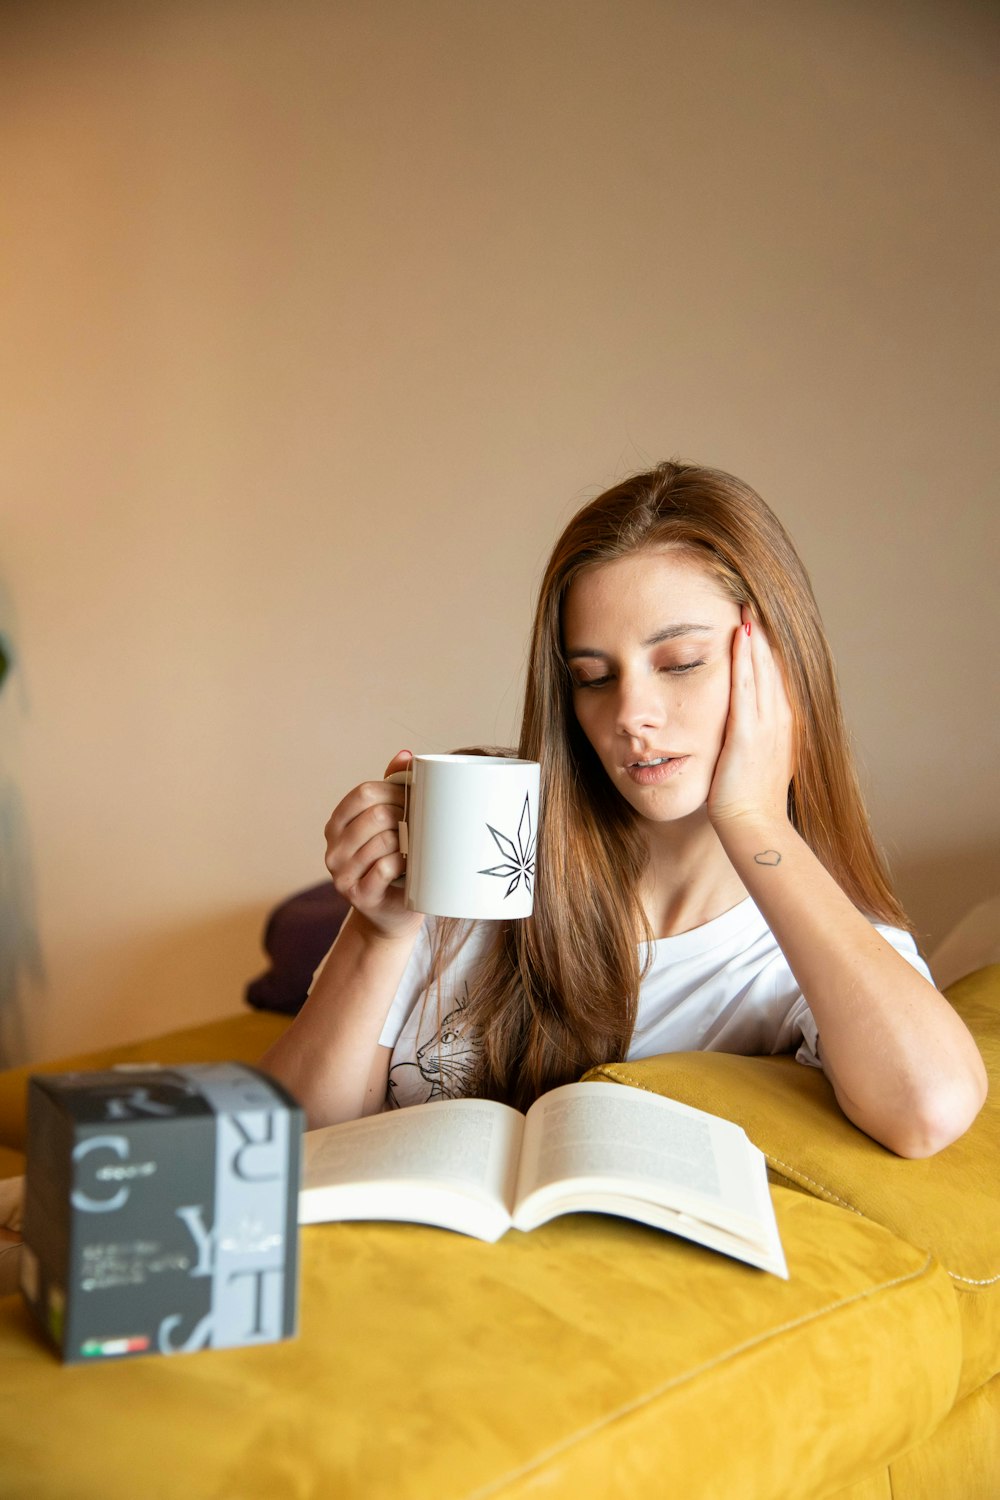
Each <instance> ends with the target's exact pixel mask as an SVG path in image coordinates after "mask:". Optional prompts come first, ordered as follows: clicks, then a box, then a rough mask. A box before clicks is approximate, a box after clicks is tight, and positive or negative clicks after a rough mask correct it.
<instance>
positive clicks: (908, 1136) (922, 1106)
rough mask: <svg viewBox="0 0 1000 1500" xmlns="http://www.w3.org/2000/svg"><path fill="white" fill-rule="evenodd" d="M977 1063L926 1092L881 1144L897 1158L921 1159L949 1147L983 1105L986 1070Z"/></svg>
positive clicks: (962, 1133)
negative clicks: (889, 1137)
mask: <svg viewBox="0 0 1000 1500" xmlns="http://www.w3.org/2000/svg"><path fill="white" fill-rule="evenodd" d="M977 1060H978V1062H979V1066H978V1068H976V1067H973V1068H971V1069H970V1070H969V1072H968V1073H967V1074H965V1075H963V1076H962V1077H961V1078H959V1079H951V1080H948V1081H946V1082H942V1083H940V1084H937V1085H935V1086H934V1087H933V1088H929V1089H927V1090H926V1091H925V1092H924V1094H923V1095H922V1097H921V1098H919V1099H918V1100H916V1101H915V1103H914V1106H913V1108H912V1109H911V1110H908V1111H907V1113H906V1117H905V1118H903V1119H900V1120H899V1121H898V1122H896V1124H895V1126H894V1128H893V1130H892V1132H891V1136H892V1138H891V1139H888V1140H885V1141H884V1142H883V1144H884V1145H886V1146H888V1147H889V1149H890V1151H894V1152H895V1153H896V1155H897V1156H904V1157H907V1158H908V1159H910V1160H920V1159H922V1158H925V1157H928V1156H936V1155H937V1154H938V1152H939V1151H943V1150H944V1149H945V1147H947V1146H951V1145H952V1144H953V1143H954V1142H955V1141H957V1140H958V1139H959V1138H960V1137H961V1136H963V1135H964V1134H965V1132H966V1131H967V1130H968V1129H969V1127H970V1126H971V1125H972V1124H973V1122H974V1121H975V1119H976V1116H977V1115H978V1114H979V1111H980V1110H981V1109H982V1107H983V1105H984V1103H985V1102H986V1095H987V1091H988V1083H987V1078H986V1069H985V1068H984V1067H983V1065H982V1061H981V1060H979V1059H977Z"/></svg>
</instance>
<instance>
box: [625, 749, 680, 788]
mask: <svg viewBox="0 0 1000 1500" xmlns="http://www.w3.org/2000/svg"><path fill="white" fill-rule="evenodd" d="M649 759H650V760H659V761H660V764H659V765H657V766H651V765H648V764H643V763H640V762H638V761H633V763H632V764H631V765H627V766H626V767H625V770H626V771H627V772H628V775H629V777H630V779H631V780H632V781H634V782H635V783H636V785H637V786H659V784H660V783H661V782H663V781H669V780H670V778H671V777H672V776H676V775H677V773H678V772H679V771H680V770H682V769H683V767H684V766H685V765H686V764H687V762H688V761H689V760H690V759H691V757H690V756H689V755H668V756H667V757H666V759H661V758H660V757H659V756H658V755H651V756H650V757H649Z"/></svg>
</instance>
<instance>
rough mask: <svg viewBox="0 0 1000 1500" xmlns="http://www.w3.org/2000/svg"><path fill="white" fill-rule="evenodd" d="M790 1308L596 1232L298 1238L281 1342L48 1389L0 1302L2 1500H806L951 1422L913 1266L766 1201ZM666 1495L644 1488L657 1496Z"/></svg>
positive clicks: (847, 1229) (929, 1296) (859, 1229)
mask: <svg viewBox="0 0 1000 1500" xmlns="http://www.w3.org/2000/svg"><path fill="white" fill-rule="evenodd" d="M773 1191H774V1197H775V1207H776V1211H777V1215H778V1221H779V1226H780V1230H781V1234H782V1238H783V1241H784V1245H785V1249H786V1252H787V1256H788V1261H789V1267H790V1271H791V1279H790V1280H789V1281H787V1282H784V1281H781V1280H779V1279H778V1278H777V1277H773V1276H768V1275H767V1274H766V1273H764V1272H760V1271H754V1270H752V1269H750V1268H749V1267H746V1266H743V1265H741V1264H739V1263H738V1262H736V1261H731V1260H729V1259H728V1258H726V1257H723V1256H718V1255H714V1254H712V1252H711V1251H708V1250H705V1249H702V1248H701V1247H700V1246H696V1245H691V1244H688V1243H686V1242H685V1241H683V1240H679V1239H677V1238H674V1237H673V1236H670V1235H665V1234H659V1233H657V1232H656V1231H655V1230H652V1229H647V1228H645V1227H644V1226H641V1225H635V1224H630V1223H626V1222H624V1221H620V1220H615V1219H611V1218H602V1217H598V1216H588V1215H578V1216H575V1217H573V1218H568V1219H563V1220H561V1221H557V1222H555V1223H553V1224H550V1225H547V1226H544V1227H542V1228H541V1229H538V1230H536V1231H534V1232H533V1233H531V1234H519V1233H517V1232H516V1231H511V1232H509V1233H508V1234H507V1235H506V1236H504V1238H503V1239H502V1240H501V1241H500V1242H499V1243H498V1244H496V1245H486V1244H481V1243H480V1242H478V1241H476V1240H471V1239H466V1238H464V1237H463V1236H460V1235H452V1234H448V1233H446V1232H444V1231H441V1230H433V1229H425V1228H423V1227H419V1226H414V1225H405V1224H322V1225H316V1226H314V1227H312V1228H309V1229H306V1230H304V1231H303V1236H302V1239H303V1257H302V1264H303V1286H302V1302H301V1330H302V1331H301V1334H300V1336H299V1337H298V1338H297V1339H294V1340H291V1341H289V1342H288V1343H286V1344H281V1345H269V1346H264V1347H259V1348H254V1349H243V1350H219V1351H207V1352H202V1353H198V1354H190V1355H177V1356H174V1357H172V1358H167V1357H159V1356H150V1357H146V1358H141V1359H135V1360H130V1361H128V1362H127V1365H121V1364H114V1363H109V1362H105V1363H103V1364H102V1365H101V1366H100V1367H99V1368H95V1367H93V1366H77V1367H74V1368H71V1369H63V1368H61V1367H60V1366H59V1365H58V1363H57V1362H56V1360H55V1358H54V1356H52V1355H51V1354H50V1353H49V1352H48V1351H47V1349H46V1348H45V1347H44V1346H43V1345H42V1343H41V1341H40V1338H39V1337H38V1336H36V1334H35V1332H34V1329H33V1325H32V1324H31V1322H30V1321H29V1316H28V1313H27V1312H26V1310H25V1309H24V1308H23V1307H22V1306H21V1304H20V1302H19V1300H18V1299H17V1298H7V1299H6V1300H5V1301H3V1302H0V1494H5V1495H6V1494H11V1495H27V1494H30V1495H32V1496H33V1497H35V1500H65V1497H66V1496H68V1495H82V1494H84V1493H85V1494H86V1495H88V1496H95V1497H96V1496H100V1497H101V1500H133V1497H134V1496H135V1494H136V1493H137V1487H138V1492H143V1491H145V1492H149V1493H152V1492H153V1490H155V1492H156V1493H157V1494H162V1495H164V1496H167V1495H171V1496H173V1495H185V1494H195V1495H203V1496H208V1495H213V1496H220V1497H222V1496H226V1497H228V1496H232V1497H237V1496H238V1497H239V1500H274V1497H275V1496H286V1495H303V1496H305V1495H316V1496H319V1495H328V1496H331V1497H333V1496H335V1497H336V1500H372V1497H375V1496H379V1497H381V1496H392V1497H393V1500H444V1497H458V1496H461V1497H464V1500H470V1497H472V1496H477V1497H481V1500H483V1497H486V1496H487V1495H488V1496H489V1497H490V1500H515V1497H516V1500H528V1497H529V1496H532V1497H536V1496H539V1495H543V1494H544V1495H550V1496H553V1497H555V1496H559V1497H567V1500H568V1497H573V1500H614V1497H616V1496H620V1497H623V1500H624V1497H629V1500H632V1497H634V1496H637V1495H647V1494H648V1495H660V1494H665V1493H667V1492H669V1493H670V1494H671V1495H677V1496H685V1497H687V1496H690V1497H695V1496H709V1495H714V1496H719V1497H721V1496H726V1497H743V1496H747V1497H749V1496H759V1497H762V1500H763V1497H767V1500H777V1497H782V1500H797V1497H798V1500H805V1497H815V1496H820V1495H822V1496H827V1495H829V1494H831V1493H832V1492H834V1491H836V1490H837V1489H838V1488H841V1487H844V1486H847V1485H849V1484H853V1483H855V1482H856V1481H857V1480H859V1479H861V1478H863V1477H864V1476H865V1475H867V1474H868V1473H870V1472H871V1471H872V1470H873V1469H878V1468H880V1467H881V1468H884V1466H885V1464H886V1463H887V1462H889V1461H890V1460H891V1459H892V1458H894V1457H895V1456H896V1455H897V1454H900V1453H903V1452H905V1451H906V1450H908V1449H909V1448H910V1447H911V1446H912V1445H914V1444H916V1443H919V1442H920V1441H921V1440H922V1439H924V1438H925V1437H926V1436H927V1435H928V1434H929V1433H931V1432H933V1431H934V1430H936V1428H937V1426H938V1425H939V1423H940V1422H941V1421H942V1420H944V1418H945V1416H946V1415H947V1413H948V1412H949V1411H950V1409H951V1404H952V1398H953V1395H954V1390H955V1383H956V1380H957V1378H958V1371H959V1363H960V1328H959V1322H958V1317H957V1313H956V1310H955V1299H954V1296H953V1294H952V1291H951V1286H950V1283H949V1280H948V1277H947V1276H946V1275H945V1273H944V1272H943V1271H942V1270H941V1268H940V1267H939V1266H937V1265H935V1264H934V1262H933V1260H932V1259H931V1257H929V1256H928V1255H926V1254H925V1253H924V1252H923V1251H918V1250H916V1249H914V1248H913V1247H912V1246H909V1245H906V1244H904V1243H903V1242H902V1241H900V1240H898V1239H896V1238H895V1237H894V1236H892V1235H890V1234H889V1233H888V1232H887V1231H886V1230H884V1229H882V1228H881V1227H880V1226H878V1225H876V1224H872V1223H870V1222H868V1221H867V1220H865V1219H862V1218H860V1217H859V1216H858V1215H856V1214H851V1213H848V1212H846V1211H845V1210H843V1209H839V1208H836V1207H834V1206H832V1205H830V1204H827V1203H823V1202H818V1201H816V1200H815V1199H812V1198H809V1197H806V1196H804V1195H803V1194H801V1193H798V1192H794V1191H791V1190H789V1189H787V1188H780V1187H779V1188H775V1189H774V1190H773ZM664 1486H666V1488H664Z"/></svg>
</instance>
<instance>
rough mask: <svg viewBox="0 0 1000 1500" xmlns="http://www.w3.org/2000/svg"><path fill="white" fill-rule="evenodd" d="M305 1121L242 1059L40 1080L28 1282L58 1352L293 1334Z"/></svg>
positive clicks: (34, 1113)
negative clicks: (241, 1060) (239, 1061)
mask: <svg viewBox="0 0 1000 1500" xmlns="http://www.w3.org/2000/svg"><path fill="white" fill-rule="evenodd" d="M302 1127H303V1116H302V1111H301V1110H300V1109H299V1107H298V1105H297V1104H296V1103H295V1101H294V1100H293V1099H292V1098H291V1096H290V1095H289V1094H287V1093H286V1092H285V1090H284V1089H282V1088H281V1086H280V1085H279V1084H278V1083H276V1082H275V1081H274V1080H273V1079H271V1078H268V1077H267V1076H266V1075H265V1074H263V1073H259V1072H258V1071H257V1070H256V1069H254V1068H248V1067H245V1066H244V1065H243V1064H241V1063H204V1064H201V1063H198V1064H190V1065H188V1066H184V1067H169V1068H156V1067H148V1066H142V1067H137V1068H118V1069H114V1070H112V1071H110V1072H101V1073H62V1074H48V1075H38V1074H36V1075H35V1076H34V1077H32V1079H31V1081H30V1086H29V1091H28V1151H27V1168H26V1183H25V1206H24V1245H23V1247H22V1250H21V1257H22V1258H21V1290H22V1293H23V1295H24V1298H25V1300H26V1302H27V1303H28V1305H29V1307H30V1308H31V1310H32V1312H33V1313H34V1314H35V1316H36V1318H37V1319H38V1321H39V1322H40V1323H41V1325H42V1327H43V1329H44V1330H45V1332H46V1334H47V1335H48V1337H49V1338H50V1339H51V1340H52V1342H53V1343H54V1344H55V1346H56V1348H57V1349H58V1351H59V1353H60V1354H61V1355H62V1358H63V1359H64V1360H65V1361H66V1362H67V1363H75V1362H77V1361H80V1360H89V1359H107V1358H110V1357H121V1356H123V1355H125V1356H128V1355H135V1354H153V1353H162V1354H175V1353H179V1352H181V1351H188V1350H194V1349H204V1348H215V1349H218V1348H227V1347H232V1346H233V1345H237V1344H263V1343H270V1342H272V1341H273V1340H275V1339H281V1338H287V1337H289V1336H290V1335H292V1334H294V1333H295V1331H296V1324H297V1300H298V1298H297V1294H298V1191H299V1174H300V1161H301V1151H302Z"/></svg>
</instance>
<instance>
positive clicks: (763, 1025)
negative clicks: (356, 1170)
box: [379, 897, 930, 1107]
mask: <svg viewBox="0 0 1000 1500" xmlns="http://www.w3.org/2000/svg"><path fill="white" fill-rule="evenodd" d="M435 926H436V923H435V919H434V918H433V917H428V918H427V920H426V922H425V923H424V926H423V928H422V929H421V932H420V936H419V937H418V939H417V942H416V944H415V946H414V949H413V952H412V954H411V955H410V959H409V963H408V964H407V966H406V969H405V971H404V973H403V977H402V979H401V980H400V982H399V987H398V989H397V990H396V995H395V998H394V999H393V1002H392V1005H391V1007H390V1009H389V1013H388V1015H387V1017H386V1021H385V1025H384V1026H383V1028H382V1034H381V1036H380V1037H379V1041H380V1043H381V1044H382V1046H383V1047H391V1048H392V1057H391V1059H390V1062H389V1094H388V1101H387V1102H388V1104H389V1105H390V1106H392V1107H400V1106H403V1105H410V1104H422V1103H424V1102H426V1101H427V1100H430V1099H450V1098H455V1097H457V1096H459V1095H462V1094H465V1093H467V1092H468V1091H469V1087H470V1082H471V1078H472V1072H473V1068H474V1064H475V1050H474V1044H473V1042H472V1040H471V1039H470V1038H469V1037H468V1036H467V1035H466V1034H465V1033H463V1029H462V1013H463V1011H464V1010H465V1007H466V1004H467V1003H468V997H469V981H470V978H471V977H472V974H473V970H474V968H475V965H476V962H477V960H478V959H479V957H480V955H481V954H482V952H483V949H484V947H485V945H486V943H487V942H488V941H489V938H490V936H491V933H492V930H493V929H492V924H491V923H488V922H470V923H468V924H466V931H465V933H464V935H463V937H462V941H461V945H460V946H459V947H458V948H457V950H456V952H455V953H454V955H453V957H452V959H451V961H450V963H449V964H448V966H447V967H446V968H445V970H444V972H443V974H442V982H441V990H440V997H439V996H438V992H437V988H436V987H435V989H434V992H433V993H431V994H430V995H428V986H429V984H430V976H431V964H432V950H433V941H434V931H435ZM875 926H876V929H877V931H879V932H880V933H881V934H882V936H883V937H884V938H885V939H886V940H887V941H888V942H889V943H891V944H892V946H893V947H894V948H895V949H896V951H897V952H898V953H900V954H902V956H903V957H904V958H905V959H907V960H908V961H909V962H910V963H911V964H912V965H913V967H914V968H915V969H916V970H918V972H919V973H921V974H923V975H924V976H925V977H926V978H928V979H930V971H929V970H928V968H927V965H926V964H925V963H924V961H923V959H922V958H921V957H920V955H919V954H918V952H917V946H916V943H915V942H914V941H913V938H912V937H911V936H910V934H909V933H908V932H903V931H902V930H901V929H899V928H896V927H887V926H885V925H883V924H882V923H876V924H875ZM652 949H653V959H652V963H651V964H650V967H649V969H648V971H647V973H646V974H645V976H644V977H643V980H642V984H641V986H640V989H639V1005H638V1014H637V1016H636V1024H635V1030H634V1032H633V1035H632V1041H631V1045H630V1046H629V1049H628V1057H629V1059H630V1060H634V1059H636V1058H640V1057H654V1056H656V1055H657V1054H658V1053H661V1052H739V1053H743V1054H744V1055H746V1056H754V1055H756V1056H760V1055H765V1054H769V1053H775V1052H791V1051H793V1050H794V1051H795V1055H796V1057H797V1058H798V1060H799V1061H800V1062H803V1063H807V1064H809V1065H811V1066H812V1067H820V1066H821V1063H820V1060H819V1037H818V1034H817V1028H816V1023H815V1021H814V1020H813V1017H812V1013H811V1012H810V1010H809V1007H808V1005H807V1004H806V1002H805V1000H804V999H803V997H802V992H801V991H800V989H799V987H798V985H797V983H796V982H795V978H794V976H793V974H792V971H791V969H790V968H789V967H788V964H787V962H786V960H785V956H784V954H783V953H782V951H781V949H780V948H779V946H778V944H777V941H776V940H775V938H774V936H773V934H772V933H771V930H770V928H769V927H768V925H767V923H766V922H765V921H764V918H763V917H762V916H761V914H760V912H759V911H758V910H757V908H756V906H755V905H754V904H753V902H752V901H751V900H750V898H749V897H747V899H746V900H745V901H741V902H740V904H739V905H738V906H734V907H733V909H732V910H731V911H727V912H724V913H723V914H722V916H721V917H716V918H715V919H714V920H713V921H711V922H706V923H704V925H703V926H701V927H695V928H693V929H692V931H690V932H682V933H678V934H677V935H676V936H675V937H667V938H659V939H657V940H656V941H655V942H654V943H653V944H652ZM639 957H640V964H641V963H642V961H643V960H644V959H645V957H646V950H645V945H643V946H642V948H641V950H640V955H639ZM439 1018H440V1019H439ZM439 1033H440V1035H439Z"/></svg>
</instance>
